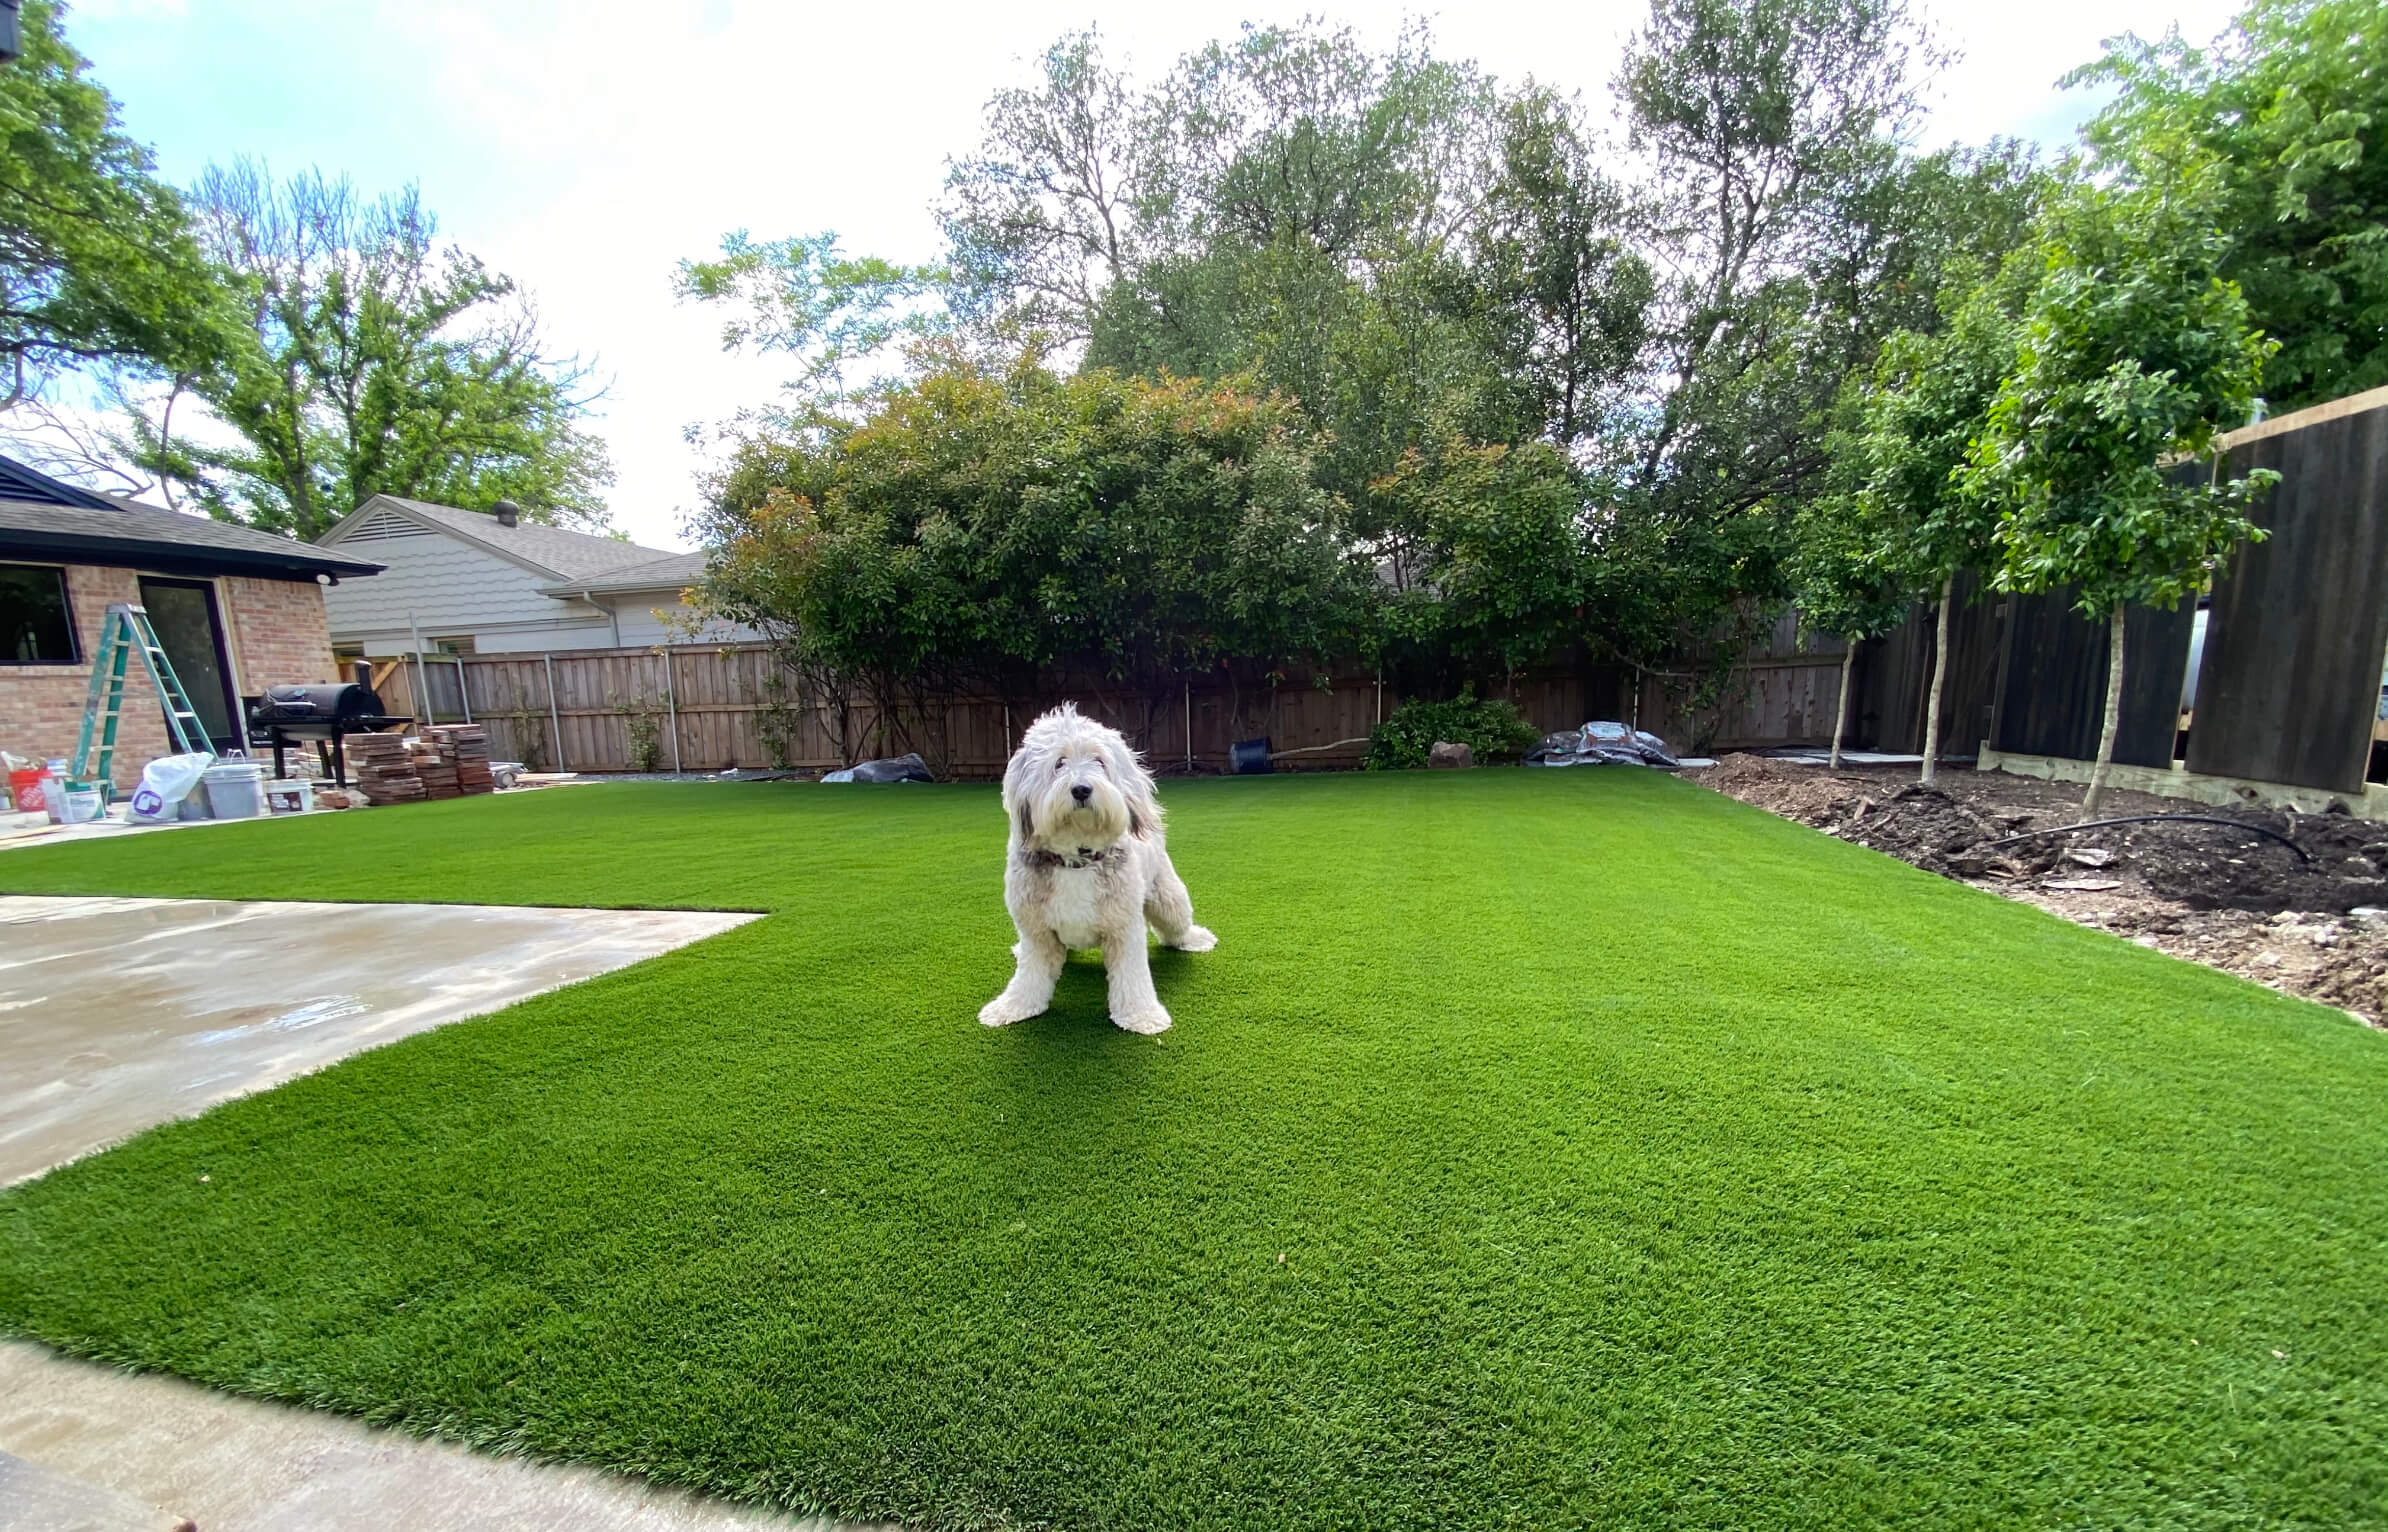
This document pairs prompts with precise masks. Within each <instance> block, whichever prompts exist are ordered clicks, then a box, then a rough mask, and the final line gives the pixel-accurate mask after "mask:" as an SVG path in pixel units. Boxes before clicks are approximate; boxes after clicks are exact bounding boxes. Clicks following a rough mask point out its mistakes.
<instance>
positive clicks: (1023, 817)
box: [1003, 740, 1036, 840]
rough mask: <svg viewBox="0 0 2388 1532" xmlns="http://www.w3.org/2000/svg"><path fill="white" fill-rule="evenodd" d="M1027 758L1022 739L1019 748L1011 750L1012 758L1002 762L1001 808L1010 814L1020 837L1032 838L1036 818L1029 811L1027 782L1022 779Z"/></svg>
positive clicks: (1024, 838) (1025, 746)
mask: <svg viewBox="0 0 2388 1532" xmlns="http://www.w3.org/2000/svg"><path fill="white" fill-rule="evenodd" d="M1027 760H1028V744H1027V741H1025V740H1023V741H1021V744H1020V748H1019V749H1018V750H1015V751H1013V752H1012V758H1011V759H1010V760H1009V761H1007V762H1006V763H1005V764H1004V768H1003V809H1004V812H1005V813H1006V814H1009V815H1010V816H1011V819H1012V823H1013V824H1015V825H1017V826H1018V827H1019V836H1020V839H1022V840H1033V839H1035V838H1036V819H1035V816H1034V815H1033V814H1031V813H1030V812H1029V808H1028V794H1027V791H1026V785H1027V784H1026V783H1025V782H1024V781H1023V780H1022V779H1023V778H1024V777H1025V776H1026V775H1027Z"/></svg>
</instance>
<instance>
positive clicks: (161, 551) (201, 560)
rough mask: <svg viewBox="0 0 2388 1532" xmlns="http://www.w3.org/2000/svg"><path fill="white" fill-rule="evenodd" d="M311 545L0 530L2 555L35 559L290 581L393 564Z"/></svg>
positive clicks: (373, 571) (362, 571)
mask: <svg viewBox="0 0 2388 1532" xmlns="http://www.w3.org/2000/svg"><path fill="white" fill-rule="evenodd" d="M311 546H312V545H311V544H307V543H292V544H291V545H290V550H291V551H290V552H289V553H287V554H283V553H265V552H262V551H259V552H251V551H249V550H247V549H240V548H211V547H208V546H207V545H205V544H203V543H169V542H160V541H158V540H156V539H154V538H147V537H97V536H92V535H90V534H86V533H74V532H41V531H34V530H30V529H21V528H10V529H7V530H0V560H5V559H11V558H36V559H42V560H46V561H49V562H54V563H77V564H111V565H118V566H122V567H125V568H130V569H151V570H156V571H157V572H158V573H160V574H218V575H225V574H233V575H240V574H245V575H261V576H264V577H266V578H268V579H291V580H313V579H314V578H315V577H316V576H317V575H319V574H328V575H331V576H334V577H335V578H337V577H340V576H347V575H355V576H365V575H377V574H380V573H381V572H382V571H383V570H385V569H387V568H389V567H390V566H389V565H387V564H373V563H368V562H366V561H365V560H363V559H350V558H340V557H338V556H335V555H331V554H324V553H312V552H302V551H300V550H302V549H305V548H309V547H311Z"/></svg>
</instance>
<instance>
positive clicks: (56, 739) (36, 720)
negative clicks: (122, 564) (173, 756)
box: [0, 560, 339, 788]
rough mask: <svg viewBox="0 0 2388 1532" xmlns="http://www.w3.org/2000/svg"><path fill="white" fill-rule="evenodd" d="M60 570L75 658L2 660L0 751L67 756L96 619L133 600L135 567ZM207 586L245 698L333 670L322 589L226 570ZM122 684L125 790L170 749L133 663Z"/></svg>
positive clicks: (119, 778)
mask: <svg viewBox="0 0 2388 1532" xmlns="http://www.w3.org/2000/svg"><path fill="white" fill-rule="evenodd" d="M8 562H18V563H23V562H31V561H30V560H10V561H8ZM65 567H66V597H67V603H68V605H69V606H70V607H72V609H73V611H74V619H75V631H76V633H77V634H78V635H79V638H80V642H81V645H82V659H81V660H80V662H78V663H76V664H73V665H0V749H5V750H9V751H12V752H14V753H15V754H17V755H21V756H29V757H32V758H34V759H37V760H51V759H54V758H56V757H59V756H68V757H71V756H73V754H74V753H75V741H76V738H77V736H78V735H79V734H80V733H81V732H82V727H83V700H84V697H85V696H86V695H87V694H88V692H89V689H90V686H91V662H92V660H93V659H94V658H96V657H97V655H98V653H99V641H100V623H101V620H102V619H103V618H105V617H106V616H107V614H108V608H109V607H110V606H111V605H113V604H115V603H117V602H120V601H139V600H140V599H141V597H140V583H139V582H140V576H141V572H140V571H139V570H136V569H122V568H114V567H108V566H101V565H93V564H69V565H67V566H65ZM177 578H188V577H187V576H178V577H177ZM213 583H214V585H215V589H216V607H217V610H218V611H219V612H220V613H221V614H222V617H223V621H224V638H225V646H226V647H227V648H228V649H230V650H231V652H232V669H233V676H232V680H233V686H234V690H235V691H236V692H237V693H239V694H240V695H244V696H246V695H252V694H254V693H256V692H259V691H262V690H263V689H264V688H265V687H267V686H270V685H273V684H275V683H277V682H283V681H329V680H332V679H335V678H336V677H337V676H338V674H339V671H338V669H337V667H336V666H335V665H334V664H333V661H332V631H331V626H330V623H329V622H328V620H327V619H326V618H325V615H324V608H323V588H322V587H321V586H319V585H317V584H315V583H314V582H313V581H301V580H264V579H255V578H251V577H249V576H245V575H229V576H224V577H221V578H219V579H217V580H215V581H214V582H213ZM124 690H125V702H124V710H123V712H122V713H121V714H120V715H119V721H118V723H117V727H116V761H115V768H114V770H113V772H112V773H111V775H113V776H114V777H115V779H116V785H117V786H119V787H123V788H130V787H132V786H133V785H135V784H136V783H138V782H139V781H140V780H141V768H142V767H143V766H145V765H147V764H148V763H149V762H150V761H151V760H152V759H153V758H155V757H157V756H161V755H164V754H165V753H166V751H167V749H168V748H169V746H168V742H167V738H166V720H165V716H164V712H163V709H162V708H161V707H160V705H159V703H158V700H157V692H156V690H155V688H153V687H152V686H151V685H150V684H149V675H148V672H147V671H146V670H145V669H143V668H142V666H141V664H140V663H139V661H137V660H136V661H135V662H134V663H133V664H132V666H131V667H130V668H129V670H128V672H127V678H126V681H125V688H124Z"/></svg>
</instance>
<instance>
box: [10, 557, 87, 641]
mask: <svg viewBox="0 0 2388 1532" xmlns="http://www.w3.org/2000/svg"><path fill="white" fill-rule="evenodd" d="M80 658H82V656H81V654H80V653H79V652H78V650H77V649H76V646H75V618H74V612H73V610H72V609H71V608H70V607H68V606H67V604H66V571H65V570H63V569H58V568H55V567H53V566H51V565H47V564H0V665H72V664H74V663H75V662H76V661H77V660H79V659H80Z"/></svg>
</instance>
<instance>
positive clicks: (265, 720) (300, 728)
mask: <svg viewBox="0 0 2388 1532" xmlns="http://www.w3.org/2000/svg"><path fill="white" fill-rule="evenodd" d="M412 722H414V720H413V719H411V718H397V717H393V716H391V715H390V714H387V713H384V712H383V711H382V709H381V698H380V697H378V696H376V695H375V694H374V691H373V688H372V687H370V686H366V685H364V684H363V683H361V682H357V681H332V682H327V683H324V684H322V685H316V686H269V687H267V688H266V689H265V695H263V696H261V697H257V698H253V699H251V701H250V703H249V737H250V739H251V740H252V741H253V742H254V741H257V740H258V739H259V736H263V739H262V742H263V743H265V744H268V745H271V746H272V747H273V751H274V776H275V777H276V778H277V779H281V778H287V777H288V776H289V775H290V770H289V764H288V762H287V761H286V760H285V759H284V757H283V751H285V750H287V749H288V748H289V747H290V746H292V745H296V744H312V745H314V746H316V747H317V748H318V750H320V751H321V752H322V754H323V757H324V765H325V767H326V768H327V769H328V770H329V771H330V772H331V774H332V780H333V781H334V782H336V783H338V784H339V785H340V786H342V787H346V786H347V785H348V757H347V755H346V753H345V751H344V750H343V749H342V745H341V742H342V741H343V740H345V739H346V738H347V737H348V736H349V735H351V734H378V733H380V732H381V731H382V730H384V729H387V728H390V727H392V726H393V725H397V724H407V723H412Z"/></svg>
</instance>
